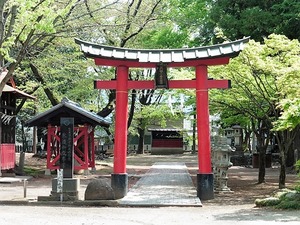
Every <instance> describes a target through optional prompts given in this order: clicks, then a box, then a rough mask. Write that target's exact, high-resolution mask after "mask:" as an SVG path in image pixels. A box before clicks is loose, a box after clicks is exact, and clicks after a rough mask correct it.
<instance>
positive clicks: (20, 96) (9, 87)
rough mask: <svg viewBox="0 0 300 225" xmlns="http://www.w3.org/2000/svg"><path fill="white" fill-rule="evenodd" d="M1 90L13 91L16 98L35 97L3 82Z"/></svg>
mask: <svg viewBox="0 0 300 225" xmlns="http://www.w3.org/2000/svg"><path fill="white" fill-rule="evenodd" d="M2 92H4V93H5V92H10V93H14V94H15V95H16V97H17V98H30V99H36V98H35V97H34V96H32V95H29V94H27V93H25V92H24V91H21V90H19V89H17V88H13V87H11V86H9V85H7V84H5V86H4V88H3V91H2Z"/></svg>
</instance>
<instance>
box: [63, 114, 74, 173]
mask: <svg viewBox="0 0 300 225" xmlns="http://www.w3.org/2000/svg"><path fill="white" fill-rule="evenodd" d="M73 137H74V118H71V117H62V118H60V144H61V147H60V168H61V169H63V177H64V178H73V170H74V169H73V168H74V167H73V164H74V141H73Z"/></svg>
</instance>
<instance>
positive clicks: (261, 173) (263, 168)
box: [258, 146, 267, 184]
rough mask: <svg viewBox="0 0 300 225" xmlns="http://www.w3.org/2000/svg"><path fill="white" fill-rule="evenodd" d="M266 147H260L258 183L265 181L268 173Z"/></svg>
mask: <svg viewBox="0 0 300 225" xmlns="http://www.w3.org/2000/svg"><path fill="white" fill-rule="evenodd" d="M266 149H267V148H266V147H265V146H263V147H260V148H259V172H258V183H259V184H261V183H265V175H266Z"/></svg>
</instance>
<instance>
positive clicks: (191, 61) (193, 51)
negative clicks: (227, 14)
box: [75, 37, 249, 68]
mask: <svg viewBox="0 0 300 225" xmlns="http://www.w3.org/2000/svg"><path fill="white" fill-rule="evenodd" d="M248 41H249V37H247V38H244V39H240V40H237V41H233V42H228V43H223V44H218V45H212V46H205V47H196V48H181V49H129V48H118V47H111V46H106V45H100V44H94V43H90V42H86V41H82V40H80V39H75V42H76V43H77V44H79V45H80V47H81V51H82V52H83V53H84V54H85V55H86V56H87V57H89V58H94V59H95V64H96V65H102V66H114V67H118V66H121V65H122V66H125V65H126V66H128V67H135V68H139V67H142V68H143V67H144V68H155V67H156V66H157V64H160V63H161V64H167V66H168V67H195V66H198V65H201V64H202V65H208V66H210V65H223V64H227V63H228V62H229V59H230V58H233V57H235V56H237V55H238V54H239V52H240V51H241V50H243V48H244V44H245V43H247V42H248Z"/></svg>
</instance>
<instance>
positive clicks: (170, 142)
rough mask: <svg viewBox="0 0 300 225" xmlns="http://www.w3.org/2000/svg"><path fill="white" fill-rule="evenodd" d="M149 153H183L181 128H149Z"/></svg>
mask: <svg viewBox="0 0 300 225" xmlns="http://www.w3.org/2000/svg"><path fill="white" fill-rule="evenodd" d="M148 131H150V132H151V154H152V155H158V154H159V155H167V154H182V153H183V136H182V130H181V129H176V128H149V129H148Z"/></svg>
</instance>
